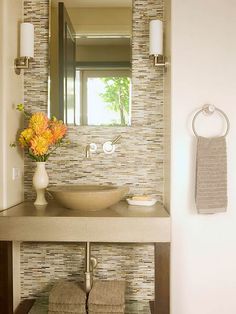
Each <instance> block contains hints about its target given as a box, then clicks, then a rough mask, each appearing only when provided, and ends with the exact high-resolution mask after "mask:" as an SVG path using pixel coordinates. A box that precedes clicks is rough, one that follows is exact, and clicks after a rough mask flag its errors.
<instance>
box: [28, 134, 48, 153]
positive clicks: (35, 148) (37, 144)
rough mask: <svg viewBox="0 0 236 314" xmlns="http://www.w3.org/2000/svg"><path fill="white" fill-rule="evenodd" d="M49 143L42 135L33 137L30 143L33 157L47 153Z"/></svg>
mask: <svg viewBox="0 0 236 314" xmlns="http://www.w3.org/2000/svg"><path fill="white" fill-rule="evenodd" d="M48 147H49V143H48V141H47V139H46V138H45V137H43V136H42V135H39V136H35V137H33V138H32V140H31V141H30V149H31V151H32V153H33V155H36V156H42V155H45V154H46V153H47V152H48Z"/></svg>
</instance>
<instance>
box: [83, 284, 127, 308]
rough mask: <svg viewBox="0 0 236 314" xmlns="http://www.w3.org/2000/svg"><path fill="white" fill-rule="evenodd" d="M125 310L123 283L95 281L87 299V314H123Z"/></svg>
mask: <svg viewBox="0 0 236 314" xmlns="http://www.w3.org/2000/svg"><path fill="white" fill-rule="evenodd" d="M124 309H125V282H124V281H118V280H113V281H110V280H106V281H95V282H94V284H93V287H92V290H91V291H90V294H89V298H88V312H89V314H96V313H100V314H105V313H110V314H123V313H124Z"/></svg>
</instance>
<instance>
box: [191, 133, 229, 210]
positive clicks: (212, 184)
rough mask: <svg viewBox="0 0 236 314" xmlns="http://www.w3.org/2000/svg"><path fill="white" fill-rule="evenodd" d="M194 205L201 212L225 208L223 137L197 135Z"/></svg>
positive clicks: (224, 147)
mask: <svg viewBox="0 0 236 314" xmlns="http://www.w3.org/2000/svg"><path fill="white" fill-rule="evenodd" d="M196 161H197V164H196V206H197V209H198V212H199V213H201V214H212V213H218V212H224V211H226V208H227V153H226V140H225V137H224V136H222V137H215V138H205V137H201V136H199V137H198V143H197V160H196Z"/></svg>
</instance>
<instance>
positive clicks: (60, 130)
mask: <svg viewBox="0 0 236 314" xmlns="http://www.w3.org/2000/svg"><path fill="white" fill-rule="evenodd" d="M50 129H51V131H52V135H53V143H56V142H58V141H59V140H61V139H62V138H63V136H64V135H65V134H66V131H67V127H66V125H65V124H64V123H63V122H62V121H61V120H57V119H56V118H55V117H54V118H53V119H52V120H51V122H50Z"/></svg>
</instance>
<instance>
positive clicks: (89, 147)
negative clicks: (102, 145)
mask: <svg viewBox="0 0 236 314" xmlns="http://www.w3.org/2000/svg"><path fill="white" fill-rule="evenodd" d="M96 151H97V145H96V144H95V143H91V144H88V145H86V146H85V158H86V159H89V158H91V153H95V152H96Z"/></svg>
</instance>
